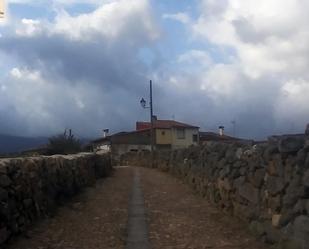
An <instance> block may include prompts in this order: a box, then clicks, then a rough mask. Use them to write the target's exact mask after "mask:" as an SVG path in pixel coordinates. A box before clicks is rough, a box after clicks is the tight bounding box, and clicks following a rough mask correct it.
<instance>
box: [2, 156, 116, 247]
mask: <svg viewBox="0 0 309 249" xmlns="http://www.w3.org/2000/svg"><path fill="white" fill-rule="evenodd" d="M111 170H112V167H111V162H110V157H109V155H97V154H92V153H82V154H77V155H68V156H61V155H55V156H49V157H47V156H40V157H29V158H15V159H1V160H0V246H1V244H3V243H4V242H5V241H6V240H8V239H9V238H10V237H11V236H12V235H15V234H19V233H21V232H24V231H26V230H27V228H28V227H29V225H31V224H32V223H33V222H34V221H35V220H37V219H39V218H42V217H46V216H49V215H51V214H53V212H54V211H55V208H56V206H57V204H58V203H59V202H60V201H62V200H63V199H65V198H68V197H71V196H73V195H74V194H76V193H77V192H78V191H79V190H80V189H82V188H83V187H85V186H90V185H93V184H94V183H95V182H96V179H97V178H100V177H104V176H108V175H109V174H110V172H111Z"/></svg>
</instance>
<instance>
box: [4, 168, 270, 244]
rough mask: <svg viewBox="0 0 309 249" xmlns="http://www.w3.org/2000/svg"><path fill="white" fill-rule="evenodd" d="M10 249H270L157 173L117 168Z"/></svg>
mask: <svg viewBox="0 0 309 249" xmlns="http://www.w3.org/2000/svg"><path fill="white" fill-rule="evenodd" d="M6 248H7V249H112V248H115V249H149V248H152V249H185V248H187V249H207V248H208V249H245V248H246V249H247V248H250V249H267V248H269V247H268V246H267V245H265V244H263V243H260V242H257V241H256V239H255V238H254V237H252V236H251V235H250V234H249V232H248V230H246V228H245V225H244V224H242V223H240V222H239V221H238V220H236V219H233V218H231V217H228V216H226V215H224V214H222V213H221V211H220V210H217V209H216V208H215V207H213V206H211V205H210V204H208V202H207V201H206V199H203V198H201V197H199V196H197V195H194V193H193V191H192V190H191V189H190V188H189V187H188V186H187V185H185V184H183V183H182V182H180V181H179V180H178V179H175V178H173V177H172V176H170V175H168V174H166V173H162V172H159V171H158V170H153V169H146V168H137V167H117V168H116V169H115V172H114V174H113V175H112V176H111V177H109V178H106V179H104V180H102V181H99V182H98V183H97V185H96V187H93V188H89V189H87V190H85V191H83V192H82V193H81V194H79V195H78V196H76V197H74V198H73V199H72V200H71V201H69V202H68V203H66V204H65V205H63V206H62V207H60V208H59V209H58V212H57V214H56V215H55V216H54V217H53V218H49V219H47V220H44V221H42V222H40V223H38V224H36V225H35V226H34V228H32V229H31V230H30V231H29V232H28V233H27V238H26V237H25V236H24V237H22V236H20V237H19V238H15V239H13V240H11V242H10V243H9V244H8V245H7V247H6Z"/></svg>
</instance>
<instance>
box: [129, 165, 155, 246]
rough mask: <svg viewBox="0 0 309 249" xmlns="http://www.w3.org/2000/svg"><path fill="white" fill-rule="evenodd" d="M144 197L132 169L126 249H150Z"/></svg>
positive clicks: (135, 172) (137, 173) (137, 176)
mask: <svg viewBox="0 0 309 249" xmlns="http://www.w3.org/2000/svg"><path fill="white" fill-rule="evenodd" d="M148 236H149V232H148V227H147V221H146V214H145V207H144V197H143V194H142V190H141V186H140V174H139V170H138V169H134V178H133V187H132V195H131V200H130V203H129V219H128V238H127V245H126V249H150V243H149V240H148Z"/></svg>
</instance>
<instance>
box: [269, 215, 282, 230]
mask: <svg viewBox="0 0 309 249" xmlns="http://www.w3.org/2000/svg"><path fill="white" fill-rule="evenodd" d="M281 217H282V215H281V214H273V216H272V218H271V224H272V225H273V227H279V225H280V219H281Z"/></svg>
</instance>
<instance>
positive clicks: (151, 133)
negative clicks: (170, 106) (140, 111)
mask: <svg viewBox="0 0 309 249" xmlns="http://www.w3.org/2000/svg"><path fill="white" fill-rule="evenodd" d="M149 91H150V92H149V98H150V102H149V106H147V102H146V100H145V99H144V98H142V99H141V101H140V104H141V106H142V107H143V108H144V109H150V125H151V126H150V146H151V154H152V152H153V147H154V146H153V143H154V138H153V137H154V136H153V109H152V81H151V80H150V82H149Z"/></svg>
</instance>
